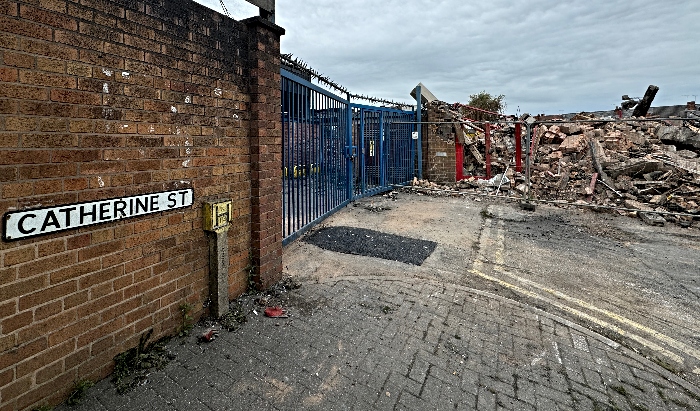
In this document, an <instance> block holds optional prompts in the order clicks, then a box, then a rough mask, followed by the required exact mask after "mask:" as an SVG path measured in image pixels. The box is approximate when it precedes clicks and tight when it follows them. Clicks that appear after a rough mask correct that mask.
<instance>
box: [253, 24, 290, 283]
mask: <svg viewBox="0 0 700 411" xmlns="http://www.w3.org/2000/svg"><path fill="white" fill-rule="evenodd" d="M244 22H245V24H246V25H247V26H248V34H249V43H248V44H249V46H248V53H250V54H249V61H250V68H249V69H250V101H251V104H250V111H251V113H250V163H251V203H252V217H251V220H252V221H251V223H252V228H251V230H252V233H251V241H252V244H251V248H252V264H253V267H254V268H255V273H254V280H255V283H256V285H257V286H258V287H259V288H267V287H269V286H270V285H272V284H274V283H275V282H277V281H279V280H280V279H281V278H282V120H281V114H280V105H281V90H280V85H281V78H280V36H282V35H283V34H284V29H283V28H281V27H279V26H277V25H275V24H274V23H271V22H270V21H268V20H265V19H263V18H261V17H254V18H250V19H246V20H244Z"/></svg>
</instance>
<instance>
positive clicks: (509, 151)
mask: <svg viewBox="0 0 700 411" xmlns="http://www.w3.org/2000/svg"><path fill="white" fill-rule="evenodd" d="M692 109H694V104H693V103H692V102H691V103H689V105H688V110H689V111H688V112H689V113H690V114H693V113H695V112H694V111H692ZM425 111H427V113H428V116H427V117H428V119H429V121H428V124H426V125H424V128H423V129H424V135H425V136H426V137H425V138H424V143H423V148H424V155H425V157H426V164H425V170H426V180H422V181H419V180H414V186H416V187H423V188H433V189H434V188H439V189H450V190H459V191H461V192H462V193H466V192H470V191H474V192H482V193H489V194H491V195H501V196H502V195H509V196H514V197H527V198H529V199H534V200H539V201H557V202H565V203H567V204H580V205H589V206H609V207H612V208H618V209H626V210H639V212H638V213H635V214H639V215H640V216H642V218H643V219H644V220H645V221H646V222H648V223H651V224H663V223H664V221H670V222H674V223H678V224H680V225H682V226H689V225H691V224H692V221H693V219H697V218H700V158H699V155H700V128H699V126H700V123H699V122H698V120H697V119H696V118H695V117H694V116H692V115H687V116H686V117H685V118H671V119H654V118H629V119H624V120H623V119H612V118H600V117H595V116H592V115H586V114H584V113H582V114H579V115H576V116H575V117H573V118H572V119H571V120H557V121H548V122H536V123H534V125H533V127H532V135H531V137H532V138H531V144H530V146H529V147H527V137H526V133H525V126H524V125H523V124H522V123H521V122H520V121H518V120H523V119H524V118H521V119H515V118H511V119H505V120H499V121H495V122H492V123H484V122H479V123H475V122H470V121H469V120H466V119H465V118H464V116H463V115H462V114H461V113H460V112H459V111H457V110H456V109H454V106H451V105H449V104H447V103H444V102H432V103H430V104H427V105H426V108H425ZM523 117H525V116H523ZM519 127H522V135H521V137H520V139H521V141H520V143H521V144H522V147H523V148H522V152H520V155H518V153H519V151H518V150H517V147H516V146H517V145H518V144H517V143H518V141H517V140H518V138H516V136H517V135H520V133H519V131H518V130H517V128H519ZM487 136H488V139H487ZM448 145H451V147H452V150H453V154H452V155H451V158H450V157H442V160H443V162H442V163H439V162H438V158H439V157H437V156H436V153H433V152H432V151H429V150H428V151H426V148H428V149H429V148H430V147H435V146H441V150H442V152H449V151H450V149H449V147H447V146H448ZM460 150H461V151H462V153H460ZM433 151H436V150H433ZM455 153H456V154H455ZM528 153H530V154H531V157H530V181H529V184H530V185H529V186H528V179H527V175H526V172H527V169H526V168H523V167H522V166H520V164H525V163H526V156H527V154H528ZM460 156H461V157H462V160H461V161H459V158H460ZM518 157H520V158H518ZM451 159H454V161H455V163H452V164H456V165H457V167H453V168H452V169H451V170H453V171H452V174H450V173H449V172H447V171H446V170H450V164H449V163H450V160H451ZM518 160H521V161H518ZM438 163H439V164H440V166H438ZM459 165H461V170H459V168H460V167H459ZM437 171H442V172H441V173H440V172H437ZM460 171H461V173H460ZM460 174H462V175H461V176H460ZM452 176H454V177H455V178H454V179H451V178H452ZM455 181H456V182H455ZM438 182H440V183H443V184H442V185H439V184H437V183H438ZM446 182H450V183H449V184H444V183H446ZM694 216H697V217H694ZM661 217H663V218H661Z"/></svg>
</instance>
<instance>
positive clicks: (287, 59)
mask: <svg viewBox="0 0 700 411" xmlns="http://www.w3.org/2000/svg"><path fill="white" fill-rule="evenodd" d="M280 58H281V59H282V63H283V64H285V65H287V66H289V67H291V68H292V69H296V70H299V71H301V72H303V73H306V74H308V75H309V76H310V77H312V78H315V79H316V80H317V81H318V82H320V83H323V84H325V85H327V86H329V87H331V88H333V89H335V90H337V91H339V92H341V93H344V94H346V95H347V96H348V97H350V98H354V99H357V100H364V101H369V102H372V103H382V104H389V105H392V106H394V107H397V108H404V107H413V104H406V103H400V102H397V101H394V100H387V99H383V98H377V97H372V96H367V95H363V94H353V93H351V92H350V91H349V90H348V89H347V88H345V87H343V86H341V85H340V84H338V83H336V82H335V81H333V80H331V79H330V78H329V77H327V76H325V75H323V74H321V73H319V72H318V71H316V70H314V69H313V68H311V67H309V65H308V64H307V63H306V62H305V61H303V60H301V59H300V58H298V57H294V56H293V55H292V54H291V53H288V54H281V55H280Z"/></svg>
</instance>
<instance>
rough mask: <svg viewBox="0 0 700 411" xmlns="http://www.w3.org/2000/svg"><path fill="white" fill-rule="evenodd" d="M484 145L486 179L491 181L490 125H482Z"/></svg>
mask: <svg viewBox="0 0 700 411" xmlns="http://www.w3.org/2000/svg"><path fill="white" fill-rule="evenodd" d="M484 134H485V143H486V179H487V180H490V179H491V124H489V123H486V124H485V125H484Z"/></svg>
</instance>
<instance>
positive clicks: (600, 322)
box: [469, 261, 683, 364]
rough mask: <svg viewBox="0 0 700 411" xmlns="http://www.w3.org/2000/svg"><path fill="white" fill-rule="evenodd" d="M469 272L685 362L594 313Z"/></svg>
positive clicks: (480, 273) (499, 280) (675, 359)
mask: <svg viewBox="0 0 700 411" xmlns="http://www.w3.org/2000/svg"><path fill="white" fill-rule="evenodd" d="M476 263H477V261H475V264H474V265H475V266H477V264H476ZM479 265H480V264H479ZM469 272H470V273H472V274H474V275H477V276H479V277H482V278H485V279H487V280H489V281H493V282H495V283H497V284H499V285H501V286H502V287H506V288H510V289H511V290H514V291H517V292H518V293H520V294H523V295H526V296H528V297H532V298H535V299H538V300H542V301H546V302H547V303H549V304H551V305H553V306H555V307H557V308H559V309H561V310H564V311H567V312H569V313H571V314H574V315H576V316H578V317H581V318H584V319H586V320H588V321H590V322H592V323H594V324H596V325H598V326H600V327H603V328H606V329H608V330H611V331H614V332H616V333H618V334H620V335H622V336H625V337H627V338H630V339H632V340H634V341H636V342H638V343H640V344H642V345H644V346H646V347H648V348H650V349H652V350H654V351H656V352H658V353H659V354H662V355H664V356H665V357H668V358H670V359H672V360H673V361H675V362H677V363H679V364H683V359H682V358H681V357H680V356H678V355H676V354H674V353H672V352H670V351H668V350H666V349H665V348H663V347H661V346H660V345H658V344H655V343H653V342H651V341H649V340H647V339H645V338H642V337H640V336H638V335H636V334H632V333H628V332H627V331H625V330H623V329H621V328H620V327H618V326H616V325H614V324H610V323H608V322H605V321H603V320H600V319H598V318H596V317H593V316H592V315H589V314H586V313H584V312H582V311H579V310H577V309H575V308H573V307H570V306H568V305H564V304H560V303H557V302H556V301H551V300H549V299H548V298H545V297H543V296H541V295H539V294H537V293H533V292H532V291H529V290H526V289H524V288H522V287H518V286H517V285H515V284H511V283H508V282H505V281H503V280H501V279H499V278H495V277H491V276H490V275H487V274H484V273H483V272H481V271H480V270H478V269H476V268H472V269H471V270H469Z"/></svg>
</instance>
